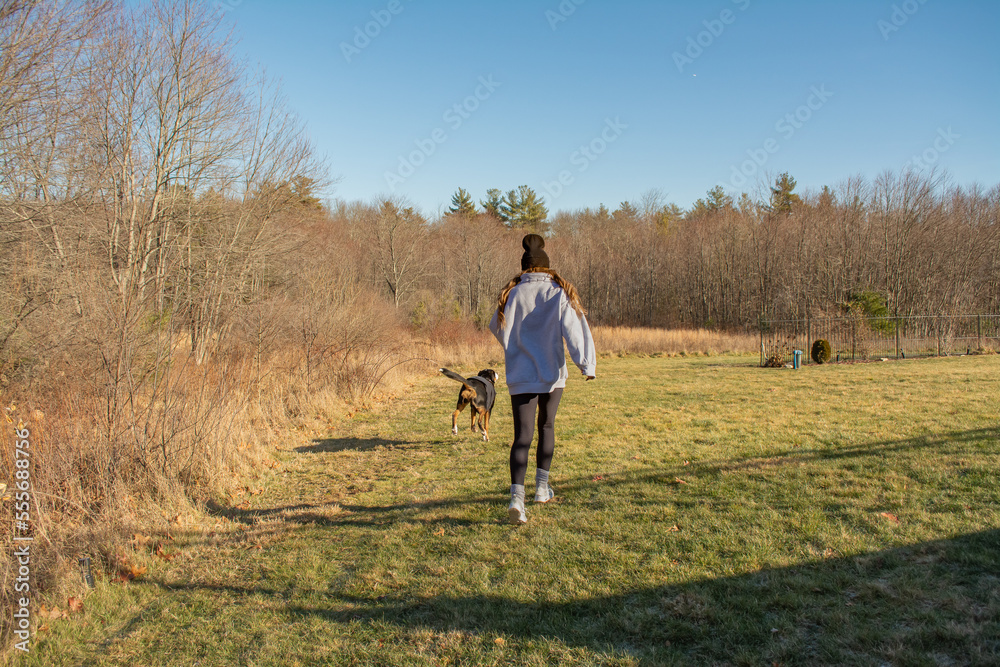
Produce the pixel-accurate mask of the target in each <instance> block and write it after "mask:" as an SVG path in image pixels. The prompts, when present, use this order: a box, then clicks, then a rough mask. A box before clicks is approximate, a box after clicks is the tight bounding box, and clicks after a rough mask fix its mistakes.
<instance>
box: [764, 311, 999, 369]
mask: <svg viewBox="0 0 1000 667" xmlns="http://www.w3.org/2000/svg"><path fill="white" fill-rule="evenodd" d="M820 339H823V340H826V341H828V342H829V343H830V350H831V354H830V363H836V362H843V361H865V360H877V359H906V358H913V357H931V356H948V355H953V354H971V353H974V352H986V351H997V350H998V349H1000V315H929V316H914V317H836V318H810V319H804V320H778V321H767V322H763V321H762V322H761V323H760V362H761V365H764V364H765V362H767V361H768V360H771V361H772V363H773V362H775V361H777V362H782V361H783V362H785V363H791V361H792V358H793V352H794V351H795V350H802V352H803V354H802V363H813V360H812V359H811V358H810V352H811V350H812V345H813V343H814V342H815V341H817V340H820Z"/></svg>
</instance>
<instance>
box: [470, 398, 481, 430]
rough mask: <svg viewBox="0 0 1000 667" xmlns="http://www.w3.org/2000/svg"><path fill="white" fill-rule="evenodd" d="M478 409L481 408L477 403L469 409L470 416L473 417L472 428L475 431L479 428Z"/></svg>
mask: <svg viewBox="0 0 1000 667" xmlns="http://www.w3.org/2000/svg"><path fill="white" fill-rule="evenodd" d="M478 410H479V408H477V407H476V406H475V405H473V406H472V408H471V409H470V410H469V416H470V417H472V426H471V427H470V428H471V429H472V432H473V433H475V432H477V431H478V430H479V429H478V428H476V414H477V411H478Z"/></svg>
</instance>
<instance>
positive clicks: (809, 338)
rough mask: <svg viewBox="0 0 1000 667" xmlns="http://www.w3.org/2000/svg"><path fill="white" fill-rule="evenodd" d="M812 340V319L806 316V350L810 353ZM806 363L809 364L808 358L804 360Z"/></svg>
mask: <svg viewBox="0 0 1000 667" xmlns="http://www.w3.org/2000/svg"><path fill="white" fill-rule="evenodd" d="M812 339H813V327H812V317H810V316H809V315H808V314H806V350H807V351H809V352H810V356H812V355H811V352H812ZM806 363H807V364H808V363H809V359H808V357H807V358H806Z"/></svg>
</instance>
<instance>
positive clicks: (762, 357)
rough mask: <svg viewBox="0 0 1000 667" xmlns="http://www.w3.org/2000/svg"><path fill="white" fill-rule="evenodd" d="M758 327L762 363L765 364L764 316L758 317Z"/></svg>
mask: <svg viewBox="0 0 1000 667" xmlns="http://www.w3.org/2000/svg"><path fill="white" fill-rule="evenodd" d="M757 328H758V329H760V365H761V367H763V366H764V318H762V317H758V318H757Z"/></svg>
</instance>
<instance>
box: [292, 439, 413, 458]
mask: <svg viewBox="0 0 1000 667" xmlns="http://www.w3.org/2000/svg"><path fill="white" fill-rule="evenodd" d="M312 442H313V444H311V445H303V446H302V447H296V448H295V451H296V452H299V453H300V454H323V453H328V452H344V451H355V452H370V451H372V450H373V449H377V448H379V447H387V448H390V449H391V448H394V447H404V446H407V445H412V444H414V443H412V442H407V441H405V440H387V439H385V438H317V439H315V440H313V441H312Z"/></svg>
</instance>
